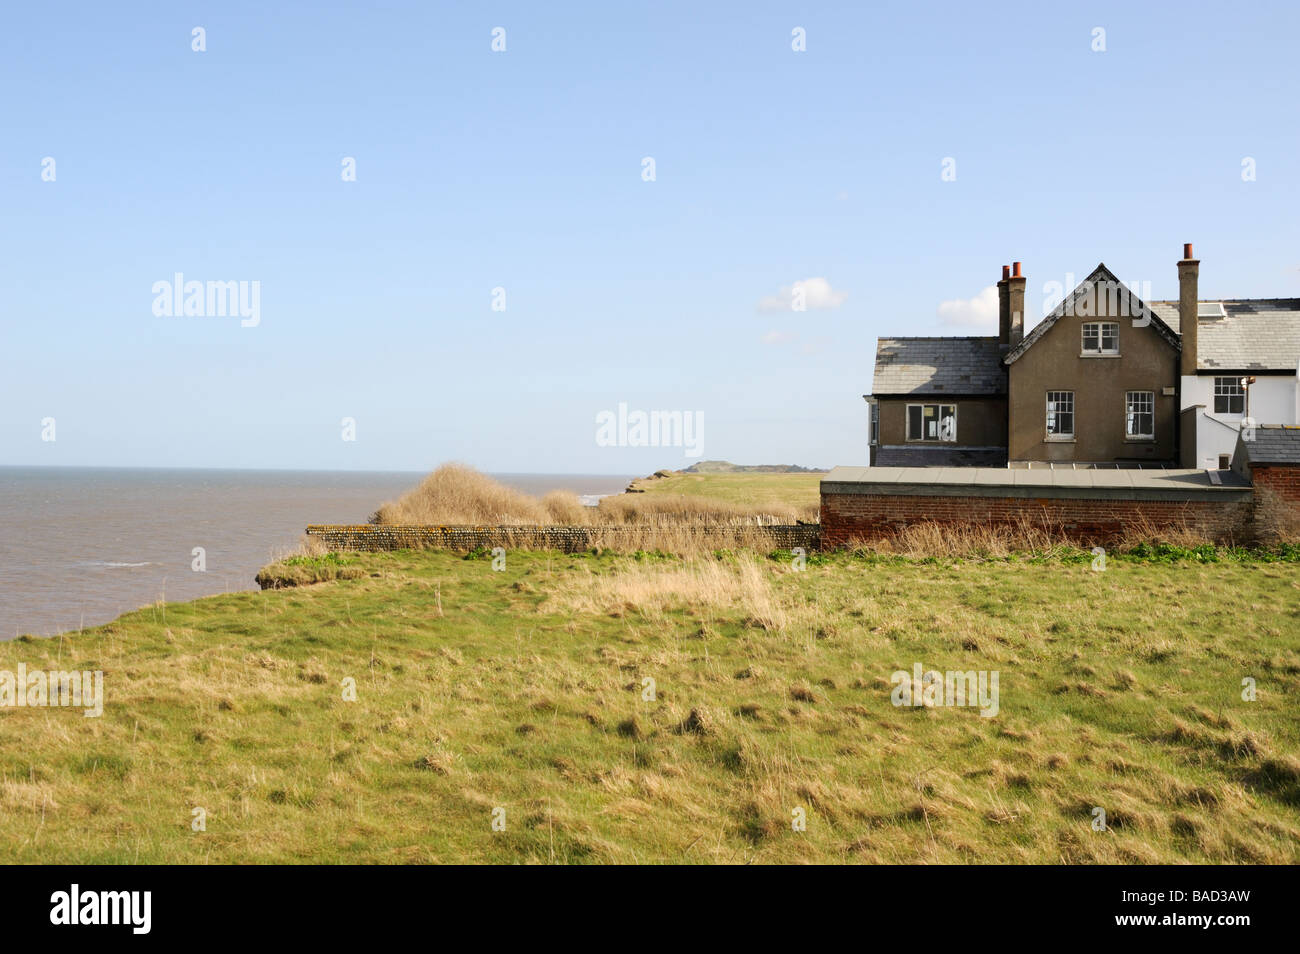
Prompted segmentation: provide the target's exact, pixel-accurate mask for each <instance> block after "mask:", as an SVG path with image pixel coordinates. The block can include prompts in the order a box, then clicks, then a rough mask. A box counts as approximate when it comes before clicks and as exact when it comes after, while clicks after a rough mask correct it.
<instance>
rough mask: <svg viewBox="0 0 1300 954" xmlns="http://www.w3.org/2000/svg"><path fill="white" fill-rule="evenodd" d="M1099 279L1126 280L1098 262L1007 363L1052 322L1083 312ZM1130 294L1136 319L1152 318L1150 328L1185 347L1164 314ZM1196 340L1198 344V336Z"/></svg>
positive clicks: (1009, 357) (1036, 338) (1130, 306)
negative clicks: (1083, 303)
mask: <svg viewBox="0 0 1300 954" xmlns="http://www.w3.org/2000/svg"><path fill="white" fill-rule="evenodd" d="M1097 282H1113V283H1115V284H1116V286H1119V285H1123V282H1121V281H1120V280H1119V279H1118V278H1116V277H1115V273H1114V272H1112V271H1111V270H1110V269H1109V268H1107V267H1106V263H1105V262H1100V263H1098V265H1097V267H1096V268H1094V269H1093V270H1092V274H1091V275H1089V276H1088V277H1087V278H1085V279H1084V280H1083V281H1081V282H1079V284H1078V285H1077V286H1075V289H1074V291H1072V292H1070V294H1068V295H1066V296H1065V297H1064V298H1062V299H1061V303H1060V304H1059V305H1057V306H1056V307H1055V308H1053V309H1052V310H1051V311H1050V312H1048V313H1047V316H1046V317H1044V318H1043V320H1042V321H1040V322H1039V323H1038V324H1036V325H1034V328H1033V330H1032V331H1030V332H1029V334H1027V335H1025V336H1024V338H1022V339H1021V340H1020V344H1018V345H1016V346H1015V347H1014V348H1012V349H1011V351H1010V352H1008V354H1007V357H1006V363H1007V364H1011V363H1012V362H1013V361H1015V360H1016V359H1017V358H1019V357H1020V356H1021V355H1022V354H1024V353H1025V352H1026V351H1028V350H1029V349H1030V348H1031V347H1033V344H1034V342H1035V341H1037V340H1038V339H1039V338H1041V337H1042V336H1043V335H1045V334H1047V329H1049V328H1051V327H1052V325H1054V324H1056V323H1057V322H1058V321H1059V320H1060V319H1061V318H1062V317H1064V316H1065V315H1066V314H1081V313H1084V312H1083V309H1082V308H1081V307H1080V305H1079V304H1078V302H1079V299H1081V298H1083V297H1084V296H1086V295H1090V294H1091V293H1092V289H1093V286H1094V285H1095V284H1096V283H1097ZM1126 287H1127V286H1126ZM1129 294H1130V295H1131V297H1132V300H1131V301H1129V302H1128V307H1129V308H1130V309H1131V310H1132V311H1131V313H1132V314H1133V316H1134V317H1135V318H1147V317H1149V318H1150V320H1151V327H1152V328H1154V329H1155V331H1156V333H1157V334H1159V335H1160V336H1161V337H1162V338H1164V339H1165V340H1166V341H1168V342H1169V343H1170V344H1171V345H1173V346H1174V347H1175V348H1180V347H1182V344H1181V341H1180V339H1179V337H1178V332H1177V331H1175V330H1174V329H1173V328H1172V327H1170V325H1169V323H1168V322H1167V321H1165V317H1164V315H1163V314H1161V313H1160V312H1158V311H1156V309H1154V308H1152V307H1150V306H1149V305H1147V303H1146V302H1144V301H1142V299H1140V298H1138V296H1137V295H1132V293H1129ZM1174 310H1175V312H1177V310H1178V309H1177V305H1175V308H1174ZM1197 343H1198V346H1199V343H1200V342H1199V339H1198V341H1197ZM1198 350H1199V348H1198Z"/></svg>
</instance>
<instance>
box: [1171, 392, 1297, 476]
mask: <svg viewBox="0 0 1300 954" xmlns="http://www.w3.org/2000/svg"><path fill="white" fill-rule="evenodd" d="M1298 373H1300V371H1298ZM1182 392H1183V407H1184V408H1188V407H1191V406H1192V405H1194V404H1202V405H1204V407H1203V408H1202V409H1201V411H1200V412H1199V413H1198V414H1197V417H1196V457H1197V466H1198V467H1203V468H1209V469H1211V470H1213V469H1215V468H1217V467H1218V466H1219V455H1220V454H1227V455H1228V456H1229V457H1231V456H1232V452H1233V451H1234V450H1235V449H1236V447H1237V435H1238V434H1239V433H1240V431H1241V421H1242V418H1243V417H1244V416H1245V415H1242V414H1215V413H1214V375H1210V374H1198V375H1196V376H1195V377H1192V376H1190V375H1183V378H1182ZM1249 410H1250V416H1251V417H1252V418H1254V420H1255V424H1256V425H1264V424H1300V377H1297V375H1286V376H1283V375H1258V376H1256V380H1255V383H1254V384H1252V385H1251V386H1250V404H1249Z"/></svg>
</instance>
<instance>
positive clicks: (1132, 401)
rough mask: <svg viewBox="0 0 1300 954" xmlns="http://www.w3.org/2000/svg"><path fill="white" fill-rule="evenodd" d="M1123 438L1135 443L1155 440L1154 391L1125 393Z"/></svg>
mask: <svg viewBox="0 0 1300 954" xmlns="http://www.w3.org/2000/svg"><path fill="white" fill-rule="evenodd" d="M1124 436H1125V437H1127V438H1128V439H1129V440H1135V441H1140V440H1155V438H1156V392H1155V391H1128V392H1126V393H1125V395H1124Z"/></svg>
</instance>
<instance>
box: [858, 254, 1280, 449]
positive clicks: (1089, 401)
mask: <svg viewBox="0 0 1300 954" xmlns="http://www.w3.org/2000/svg"><path fill="white" fill-rule="evenodd" d="M1199 267H1200V262H1199V261H1198V260H1196V259H1194V258H1193V257H1192V247H1191V245H1185V246H1184V248H1183V259H1182V260H1181V261H1180V262H1178V276H1179V299H1178V301H1176V302H1171V301H1157V302H1151V303H1146V302H1143V301H1142V300H1141V299H1139V298H1138V297H1137V296H1136V295H1135V294H1133V293H1132V292H1131V291H1130V290H1129V289H1128V288H1127V287H1126V286H1125V285H1124V284H1123V283H1122V282H1120V281H1119V279H1118V278H1116V277H1115V275H1114V273H1113V272H1111V271H1110V269H1108V268H1107V267H1106V265H1105V264H1104V263H1102V264H1099V265H1098V266H1097V267H1096V268H1095V269H1094V270H1093V271H1092V273H1091V274H1089V275H1088V277H1087V278H1085V279H1084V280H1083V281H1082V282H1080V283H1079V285H1078V287H1076V288H1075V289H1074V290H1073V291H1071V292H1070V293H1069V294H1068V295H1067V296H1066V297H1065V298H1064V299H1063V300H1062V301H1061V302H1060V304H1058V305H1057V306H1056V308H1055V309H1053V310H1052V311H1051V312H1050V313H1049V314H1048V315H1047V316H1045V317H1044V318H1043V320H1042V321H1040V322H1039V323H1038V324H1037V325H1035V326H1034V328H1033V329H1032V330H1031V331H1030V332H1029V334H1028V335H1026V334H1024V315H1025V309H1024V301H1025V284H1026V279H1025V277H1024V276H1023V275H1022V274H1021V266H1020V263H1019V262H1017V263H1015V264H1014V266H1013V267H1007V266H1003V269H1002V279H1001V280H1000V281H999V282H998V283H997V288H998V334H997V336H986V337H974V338H881V339H879V341H878V343H877V348H876V368H875V381H874V383H873V389H872V393H871V394H869V395H864V398H865V399H866V401H867V403H868V405H869V406H870V415H871V416H870V420H871V436H870V463H871V464H872V465H873V466H895V467H910V466H1003V465H1007V466H1011V467H1028V468H1034V467H1036V466H1038V467H1041V466H1048V467H1055V466H1058V465H1068V466H1070V467H1074V468H1077V467H1080V466H1087V467H1096V466H1105V467H1121V468H1128V467H1139V468H1148V467H1166V468H1174V467H1179V466H1181V467H1198V468H1210V469H1221V470H1225V469H1227V468H1228V467H1229V466H1230V463H1231V460H1232V455H1233V452H1234V448H1235V446H1236V443H1237V439H1238V436H1239V434H1240V433H1241V432H1242V429H1243V427H1247V428H1248V427H1249V425H1251V424H1252V423H1254V424H1278V425H1284V424H1285V425H1293V424H1296V423H1297V422H1298V421H1300V377H1298V374H1300V300H1297V299H1254V300H1237V301H1223V302H1217V301H1216V302H1204V301H1200V300H1199V298H1198V295H1197V283H1198V278H1199ZM1193 315H1194V316H1195V317H1194V318H1193V317H1191V316H1193Z"/></svg>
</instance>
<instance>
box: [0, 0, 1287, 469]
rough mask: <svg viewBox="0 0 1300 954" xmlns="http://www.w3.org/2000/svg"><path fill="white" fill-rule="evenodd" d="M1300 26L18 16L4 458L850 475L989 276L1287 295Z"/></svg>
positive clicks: (449, 7) (679, 13) (1012, 18)
mask: <svg viewBox="0 0 1300 954" xmlns="http://www.w3.org/2000/svg"><path fill="white" fill-rule="evenodd" d="M1297 9H1298V8H1296V7H1295V5H1294V4H1283V3H1251V4H1236V5H1225V4H1198V3H1191V2H1179V3H1159V4H1157V3H1151V4H1145V3H1144V4H1132V3H1113V4H1112V3H1095V2H1094V3H1078V4H1069V3H1050V4H1042V3H1029V4H1017V3H1010V2H1002V3H997V4H989V5H975V4H967V3H931V4H926V3H893V4H876V3H870V4H868V3H861V2H858V3H842V4H840V3H761V2H743V3H742V2H735V3H699V2H684V3H673V2H665V3H652V4H597V3H563V2H550V3H545V4H539V3H536V2H529V3H473V4H446V3H438V4H435V3H428V2H410V3H403V2H377V3H356V4H350V3H349V4H345V3H337V2H313V3H276V4H266V3H264V2H257V3H245V2H229V0H227V2H221V3H215V2H213V3H184V2H179V3H178V2H158V3H132V4H127V5H121V4H104V3H102V2H98V0H96V2H93V3H91V2H87V3H57V2H55V3H42V4H10V5H7V6H6V7H5V9H4V12H3V14H0V18H2V20H0V80H2V81H3V89H4V91H5V92H4V93H3V95H0V221H2V222H3V228H0V290H2V291H3V297H2V299H0V465H5V464H11V465H41V464H48V465H92V466H155V467H231V468H310V469H341V470H427V469H431V468H433V467H435V466H437V465H438V464H439V463H441V462H443V461H447V460H459V461H464V462H467V463H470V464H472V465H474V466H477V467H480V468H482V469H485V470H489V471H496V472H538V473H608V474H627V473H649V472H650V471H653V470H655V469H658V468H661V467H673V468H676V467H683V466H687V465H689V464H690V463H692V462H694V461H696V460H700V459H711V460H712V459H727V460H731V461H735V462H738V463H755V464H757V463H794V464H801V465H805V466H820V467H829V466H834V465H837V464H864V463H866V459H867V411H866V405H865V403H864V402H863V400H862V395H863V394H865V393H868V392H869V391H870V390H871V376H872V366H873V359H874V353H875V343H876V338H877V336H881V335H883V336H889V335H898V334H910V335H947V334H958V335H960V334H987V333H995V331H996V298H995V297H993V296H992V293H991V292H990V291H989V289H990V287H991V286H992V285H993V283H994V282H995V281H996V280H997V278H998V277H999V276H1000V274H1001V266H1002V265H1003V264H1008V263H1010V262H1012V261H1021V262H1023V263H1024V266H1023V267H1024V272H1025V274H1026V275H1027V276H1028V279H1029V283H1028V293H1027V296H1026V298H1027V304H1028V307H1029V308H1030V309H1031V312H1036V313H1037V314H1042V313H1043V312H1045V311H1046V310H1048V308H1049V307H1050V306H1051V305H1054V304H1055V300H1054V299H1053V300H1050V301H1049V300H1048V299H1049V297H1051V296H1050V295H1049V292H1050V291H1051V290H1052V288H1053V287H1054V286H1055V287H1056V288H1058V289H1059V287H1061V286H1064V285H1065V283H1066V282H1067V280H1068V279H1069V277H1070V276H1073V279H1074V281H1078V280H1080V279H1082V278H1083V277H1084V276H1086V275H1087V274H1088V273H1089V272H1090V271H1091V270H1092V268H1093V267H1095V266H1096V265H1097V263H1098V262H1101V261H1104V262H1105V263H1106V264H1107V265H1108V266H1110V267H1111V269H1112V270H1113V271H1114V272H1115V273H1116V274H1117V275H1118V276H1119V277H1120V278H1121V279H1122V280H1124V281H1126V282H1130V283H1136V284H1138V285H1139V286H1140V287H1141V288H1144V289H1149V294H1150V296H1151V297H1152V298H1155V299H1168V298H1176V297H1177V272H1176V269H1175V264H1174V263H1175V262H1176V261H1177V260H1178V259H1179V258H1180V257H1181V254H1182V243H1184V242H1193V243H1195V248H1196V254H1197V257H1198V258H1200V260H1201V272H1200V282H1201V284H1200V289H1201V297H1202V298H1215V297H1224V298H1263V297H1295V296H1300V247H1298V245H1297V238H1298V237H1300V230H1298V229H1297V221H1298V218H1297V206H1298V202H1297V199H1298V197H1300V192H1298V190H1297V183H1298V181H1300V122H1297V118H1298V117H1297V104H1300V95H1298V94H1300V70H1297V68H1296V61H1295V52H1294V46H1295V44H1294V36H1295V33H1296V30H1297V28H1298V27H1300V12H1297ZM196 29H199V30H201V32H200V33H197V34H196V32H195V31H196ZM501 31H503V32H501ZM1098 31H1101V32H1098ZM494 43H495V45H496V46H498V47H500V46H504V49H494V48H493V47H494ZM196 46H201V47H203V49H195V47H196ZM800 46H802V47H803V48H802V49H796V47H800ZM348 160H351V161H352V164H351V166H350V167H349V165H348ZM647 160H652V162H647ZM1248 160H1249V161H1248ZM350 169H351V170H354V171H355V176H354V177H349V171H350ZM178 273H179V274H181V275H183V276H184V278H183V282H184V283H188V282H200V283H202V284H201V285H199V286H198V289H199V292H200V293H199V294H198V295H196V296H194V299H193V300H192V302H191V304H192V306H193V307H192V309H191V310H192V311H194V312H197V311H200V310H203V309H206V307H207V294H208V293H209V292H210V291H211V290H212V289H211V287H210V286H209V285H208V283H219V282H237V283H243V284H242V285H240V286H239V287H240V288H242V289H243V291H244V293H245V295H246V299H245V301H246V303H247V304H248V307H247V308H246V309H245V317H240V316H239V315H235V316H231V315H224V316H222V315H216V316H214V315H209V314H196V313H191V314H186V313H185V308H184V307H182V308H181V310H180V312H181V313H180V314H169V313H168V311H169V309H168V307H165V306H169V305H171V304H173V302H174V297H173V295H172V294H171V293H167V292H159V291H158V290H157V289H159V288H160V287H164V286H160V285H159V284H158V283H160V282H169V283H170V282H173V281H174V276H175V275H177V274H178ZM254 283H256V285H254ZM222 287H223V286H222ZM254 290H256V294H257V298H256V301H257V308H256V309H253V308H252V303H253V297H252V296H253V293H254ZM796 290H797V291H798V292H799V298H800V299H801V303H802V305H803V306H804V310H796V309H795V307H794V306H795V304H796V300H795V291H796ZM1055 297H1056V298H1059V290H1058V292H1057V294H1056V296H1055ZM183 304H184V301H182V305H183ZM620 406H622V408H623V418H622V420H623V421H625V422H627V423H628V426H625V427H620V426H618V424H617V421H618V419H619V413H620ZM656 411H658V412H664V413H667V414H674V413H675V414H678V415H680V419H681V420H682V421H683V422H684V423H685V422H689V423H690V424H691V428H690V434H689V437H690V440H689V441H687V440H686V439H685V438H686V437H687V435H686V434H683V433H681V432H679V431H675V430H673V429H672V428H664V429H663V430H662V432H661V433H660V434H659V435H658V441H657V443H658V444H659V445H660V446H636V445H637V444H638V442H639V440H640V438H641V437H642V436H645V437H646V438H649V436H650V435H649V434H648V433H645V434H644V435H643V432H642V431H641V430H640V429H639V428H637V427H636V422H637V414H638V413H642V414H645V415H646V416H647V417H649V415H650V414H651V413H652V412H656ZM611 420H613V421H615V422H616V423H615V424H614V426H608V425H609V422H610V421H611ZM601 421H603V422H605V424H606V426H605V427H603V428H602V427H600V426H599V424H598V422H601Z"/></svg>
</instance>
